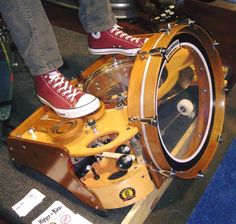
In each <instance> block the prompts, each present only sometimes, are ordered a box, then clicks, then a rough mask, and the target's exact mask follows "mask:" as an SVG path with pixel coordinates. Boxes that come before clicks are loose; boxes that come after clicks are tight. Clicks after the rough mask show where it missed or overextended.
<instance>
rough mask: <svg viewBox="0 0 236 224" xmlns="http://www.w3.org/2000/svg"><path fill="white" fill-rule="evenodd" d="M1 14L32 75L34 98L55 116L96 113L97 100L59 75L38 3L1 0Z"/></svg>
mask: <svg viewBox="0 0 236 224" xmlns="http://www.w3.org/2000/svg"><path fill="white" fill-rule="evenodd" d="M0 12H1V14H2V16H3V19H4V21H5V23H6V24H7V27H8V29H9V31H10V33H11V36H12V39H13V41H14V43H15V44H16V46H17V48H18V51H19V53H20V54H21V56H22V58H23V59H24V61H25V64H26V65H27V66H28V68H29V70H30V72H31V74H32V75H33V76H34V82H35V89H36V92H37V96H38V97H39V99H40V100H41V102H43V103H44V104H46V105H48V106H50V107H51V108H52V109H54V110H55V112H56V113H57V114H59V115H60V116H63V117H66V118H75V117H81V116H84V115H87V114H89V113H91V112H93V111H95V110H96V109H97V108H98V107H99V105H100V103H99V100H98V99H97V98H96V97H94V96H92V95H90V94H86V93H83V92H80V91H78V90H77V89H75V88H74V87H73V86H72V85H70V84H69V82H68V81H67V80H66V79H65V77H64V76H63V75H62V74H61V73H60V72H58V70H57V69H58V68H59V67H60V66H61V65H62V64H63V62H62V58H61V55H60V52H59V49H58V46H57V41H56V38H55V36H54V33H53V30H52V27H51V24H50V23H49V21H48V18H47V16H46V14H45V11H44V9H43V6H42V3H41V1H40V0H1V1H0Z"/></svg>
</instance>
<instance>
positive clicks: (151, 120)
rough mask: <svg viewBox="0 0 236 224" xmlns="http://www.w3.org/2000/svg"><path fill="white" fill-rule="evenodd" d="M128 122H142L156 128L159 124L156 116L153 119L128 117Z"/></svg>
mask: <svg viewBox="0 0 236 224" xmlns="http://www.w3.org/2000/svg"><path fill="white" fill-rule="evenodd" d="M129 122H144V123H147V124H150V125H153V126H155V127H156V126H157V124H158V123H159V121H158V118H157V116H155V117H144V118H139V117H130V118H129Z"/></svg>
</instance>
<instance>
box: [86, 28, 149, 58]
mask: <svg viewBox="0 0 236 224" xmlns="http://www.w3.org/2000/svg"><path fill="white" fill-rule="evenodd" d="M121 29H122V27H120V26H118V25H115V26H114V27H113V28H111V29H109V30H106V31H102V32H96V33H89V34H88V46H89V47H88V50H89V51H90V52H91V53H92V54H98V55H100V54H125V55H127V56H134V55H136V54H137V51H138V50H139V49H140V48H141V47H142V46H143V44H144V42H145V40H146V39H144V38H137V37H133V36H130V35H128V34H127V33H124V32H123V31H122V30H121Z"/></svg>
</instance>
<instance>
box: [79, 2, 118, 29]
mask: <svg viewBox="0 0 236 224" xmlns="http://www.w3.org/2000/svg"><path fill="white" fill-rule="evenodd" d="M78 2H79V4H80V10H79V17H80V21H81V24H82V26H83V28H84V29H85V31H86V32H88V33H92V32H98V31H104V30H107V29H110V28H111V27H113V26H114V25H115V24H116V22H117V21H116V19H115V17H114V15H113V13H112V9H111V5H110V1H109V0H78Z"/></svg>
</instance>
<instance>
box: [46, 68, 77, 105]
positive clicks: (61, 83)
mask: <svg viewBox="0 0 236 224" xmlns="http://www.w3.org/2000/svg"><path fill="white" fill-rule="evenodd" d="M48 77H49V79H50V82H51V83H53V87H55V88H57V87H61V88H58V89H57V91H58V92H61V91H62V95H63V96H65V95H67V94H68V95H67V96H66V98H67V99H69V100H70V101H71V102H73V101H74V98H75V97H76V96H77V95H78V94H79V93H80V92H79V91H78V90H76V88H74V87H73V86H72V85H71V84H70V83H69V82H68V81H67V80H66V79H65V77H63V75H62V74H60V73H59V72H58V71H53V72H49V76H48Z"/></svg>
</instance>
